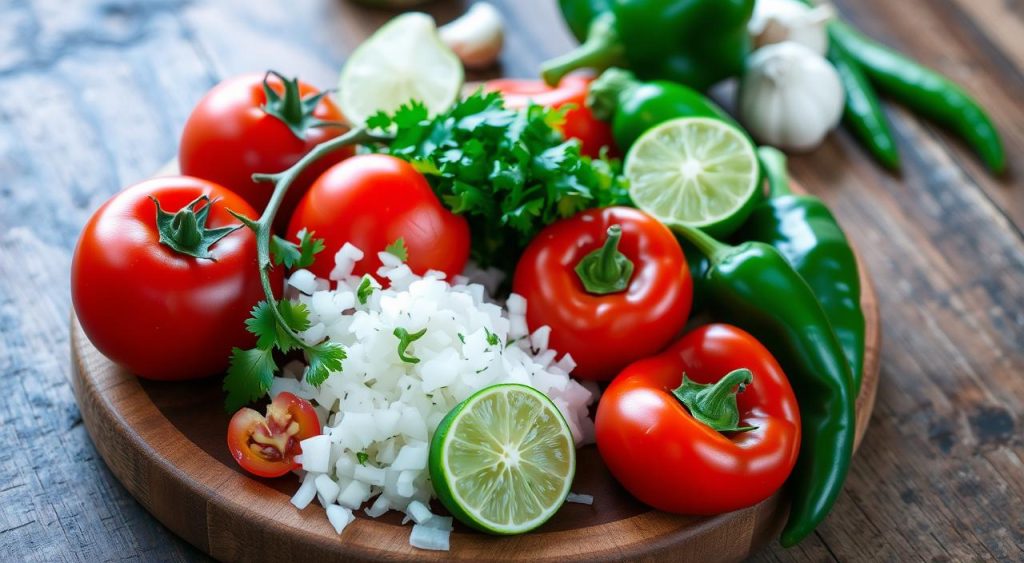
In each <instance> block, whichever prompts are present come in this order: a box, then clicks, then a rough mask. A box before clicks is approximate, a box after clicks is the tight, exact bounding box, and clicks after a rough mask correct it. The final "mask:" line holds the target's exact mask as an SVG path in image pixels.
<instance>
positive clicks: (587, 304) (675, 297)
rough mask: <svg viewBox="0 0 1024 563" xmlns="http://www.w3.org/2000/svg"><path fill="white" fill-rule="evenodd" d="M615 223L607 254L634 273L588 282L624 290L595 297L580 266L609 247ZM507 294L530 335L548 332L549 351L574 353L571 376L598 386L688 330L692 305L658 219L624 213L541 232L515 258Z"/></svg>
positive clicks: (682, 268)
mask: <svg viewBox="0 0 1024 563" xmlns="http://www.w3.org/2000/svg"><path fill="white" fill-rule="evenodd" d="M615 225H617V226H618V227H619V229H620V235H617V236H621V239H619V240H618V241H612V242H611V247H612V248H611V250H615V249H616V248H617V251H618V252H619V253H621V255H623V256H625V258H626V259H628V261H629V262H631V263H632V268H633V269H632V271H628V272H626V271H617V272H614V274H615V275H609V276H604V275H603V274H602V273H597V274H595V275H592V276H587V277H589V278H591V279H592V278H594V277H612V278H615V281H619V282H622V284H623V285H622V286H620V287H619V288H618V289H610V290H606V291H605V293H595V292H593V291H591V290H590V289H589V288H588V287H585V286H584V281H583V278H584V275H583V274H581V273H579V271H578V270H577V268H578V266H579V265H580V263H581V262H582V261H584V260H593V259H592V258H590V257H589V255H591V254H594V253H595V252H597V251H601V252H603V251H604V249H605V248H606V247H608V246H609V244H608V242H609V228H610V227H613V226H615ZM598 262H601V261H600V260H598ZM588 281H589V280H588ZM512 290H513V291H514V292H516V293H518V294H519V295H522V296H523V297H525V298H526V302H527V308H526V321H527V324H528V325H529V327H530V329H531V330H535V329H537V328H540V327H542V326H545V325H547V326H550V327H551V337H550V343H551V348H552V349H554V350H558V351H559V352H561V353H566V352H568V353H570V354H572V357H573V359H574V360H575V361H576V369H575V370H574V371H573V375H574V376H576V377H578V378H581V379H594V380H600V381H607V380H609V379H611V378H612V377H614V376H615V374H617V373H618V372H619V370H621V369H622V368H623V367H625V366H626V365H627V364H629V363H630V362H632V361H634V360H638V359H640V358H643V357H646V356H649V355H651V354H654V353H656V352H658V351H659V350H661V349H662V348H664V347H665V345H666V344H668V343H669V341H671V340H672V338H674V337H675V336H676V335H678V334H679V331H681V330H682V329H683V326H684V325H685V324H686V318H687V316H688V315H689V314H690V305H691V302H692V299H693V281H692V279H691V278H690V270H689V267H688V266H687V263H686V258H685V257H684V256H683V251H682V250H681V249H680V248H679V243H677V242H676V239H675V236H673V235H672V232H671V231H669V230H668V227H666V226H664V225H662V224H661V223H660V222H659V221H658V220H657V219H655V218H653V217H651V216H650V215H647V214H646V213H644V212H642V211H639V210H637V209H632V208H627V207H607V208H604V209H592V210H589V211H584V212H582V213H580V214H578V215H576V216H575V217H572V218H570V219H565V220H562V221H558V222H557V223H553V224H551V225H549V226H548V227H546V228H545V229H544V230H543V231H541V232H540V233H539V234H538V235H537V236H536V237H535V238H534V239H533V241H532V242H531V243H530V245H529V246H527V247H526V250H525V251H524V252H523V255H522V257H521V258H520V259H519V264H518V265H517V266H516V272H515V278H514V279H513V282H512Z"/></svg>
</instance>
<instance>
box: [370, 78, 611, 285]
mask: <svg viewBox="0 0 1024 563" xmlns="http://www.w3.org/2000/svg"><path fill="white" fill-rule="evenodd" d="M563 120H564V111H561V110H553V109H549V108H545V107H541V106H536V105H531V106H530V107H528V108H525V109H522V110H512V109H508V108H506V107H505V104H504V101H503V99H502V97H501V95H500V94H499V93H496V92H492V93H483V92H481V91H477V92H476V93H474V94H472V95H471V96H469V97H468V98H466V99H465V100H462V101H460V102H458V103H456V104H455V105H454V106H452V108H451V109H449V110H448V111H446V112H444V113H442V114H440V115H437V116H435V117H430V116H429V114H428V112H427V109H426V108H425V107H424V106H423V105H422V104H420V103H417V102H412V103H410V104H407V105H404V106H402V107H401V108H399V109H398V110H396V111H395V112H394V113H393V114H390V115H389V114H386V113H383V112H381V113H378V114H376V115H374V116H373V117H371V118H370V119H369V120H368V121H367V128H368V129H370V130H371V131H373V130H379V131H383V132H387V133H390V134H393V135H394V139H393V140H392V141H390V142H388V143H387V144H386V145H382V148H380V149H379V150H380V151H381V152H384V153H387V154H391V155H393V156H396V157H399V158H402V159H405V160H407V161H409V162H411V163H412V164H413V165H414V166H415V167H416V168H417V169H418V170H419V171H420V172H421V173H422V174H424V175H425V176H426V177H427V179H428V180H429V181H430V183H431V186H432V187H433V188H434V191H435V193H436V194H437V195H438V197H439V198H440V199H441V201H442V202H444V204H445V205H446V206H447V207H448V208H449V209H451V210H452V212H454V213H457V214H461V215H464V216H465V217H466V219H467V220H468V221H469V226H470V231H471V233H472V237H471V241H472V242H471V244H472V257H473V259H474V260H475V261H476V262H477V264H479V265H481V266H484V267H487V266H497V267H499V268H501V269H502V270H504V271H506V272H511V271H512V270H513V269H514V268H515V263H516V260H518V258H519V255H520V254H521V253H522V250H523V248H525V247H526V245H527V244H528V243H529V242H530V240H532V239H533V237H534V236H536V234H537V233H538V231H540V230H541V229H542V228H543V227H544V226H546V225H548V224H550V223H553V222H554V221H556V220H558V219H562V218H566V217H571V216H573V215H575V214H576V213H578V212H579V211H582V210H584V209H589V208H592V207H603V206H607V205H615V204H618V203H624V202H625V201H626V198H627V196H626V188H625V185H624V184H623V181H622V179H621V176H620V174H619V169H618V163H617V162H612V161H609V160H607V159H605V158H601V159H597V160H592V159H590V158H588V157H586V156H583V155H581V154H580V146H579V142H578V141H576V140H575V139H573V140H569V141H566V140H564V139H563V137H562V134H561V133H560V132H559V131H558V129H556V127H557V126H558V124H560V123H561V122H562V121H563Z"/></svg>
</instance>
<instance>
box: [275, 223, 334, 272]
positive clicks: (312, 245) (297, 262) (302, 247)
mask: <svg viewBox="0 0 1024 563" xmlns="http://www.w3.org/2000/svg"><path fill="white" fill-rule="evenodd" d="M298 238H299V244H295V243H294V242H291V241H289V240H286V239H283V238H281V237H279V236H277V235H273V236H272V237H270V256H271V258H272V259H273V261H274V265H275V266H280V265H281V264H284V267H285V268H288V269H289V270H290V269H292V268H308V267H310V266H311V265H312V264H313V261H314V260H315V259H316V255H317V254H319V253H320V252H323V250H324V240H323V239H319V238H316V239H315V238H313V233H312V232H311V231H307V230H306V229H302V230H301V231H299V232H298Z"/></svg>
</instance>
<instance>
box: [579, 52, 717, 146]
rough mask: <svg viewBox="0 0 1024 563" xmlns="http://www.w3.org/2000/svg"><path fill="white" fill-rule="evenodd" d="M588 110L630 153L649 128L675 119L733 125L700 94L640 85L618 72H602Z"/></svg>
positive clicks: (662, 84) (660, 84)
mask: <svg viewBox="0 0 1024 563" xmlns="http://www.w3.org/2000/svg"><path fill="white" fill-rule="evenodd" d="M587 106H588V107H590V110H591V111H592V112H593V114H594V117H596V118H598V119H601V120H603V121H607V122H609V123H611V126H612V134H613V135H614V136H615V142H616V143H617V144H618V146H619V147H621V148H622V150H627V149H629V147H630V146H632V145H633V141H636V140H637V138H638V137H640V135H642V134H643V133H644V132H645V131H647V130H648V129H650V128H651V127H654V126H655V125H658V124H659V123H663V122H665V121H668V120H670V119H675V118H677V117H715V118H718V119H721V120H723V121H727V122H730V123H734V122H733V120H732V118H731V117H730V116H729V114H727V113H725V111H724V110H723V109H722V108H720V107H718V105H717V104H715V102H712V101H711V100H709V99H708V98H707V97H705V96H704V95H703V94H701V93H700V92H697V91H695V90H691V89H690V88H687V87H686V86H683V85H682V84H676V83H675V82H668V81H666V80H655V81H651V82H641V81H640V80H637V79H636V75H634V74H633V73H632V72H629V71H628V70H623V69H620V68H610V69H608V70H606V71H604V72H603V73H602V74H601V76H599V77H597V80H595V81H594V82H593V83H592V84H591V85H590V92H589V93H588V94H587Z"/></svg>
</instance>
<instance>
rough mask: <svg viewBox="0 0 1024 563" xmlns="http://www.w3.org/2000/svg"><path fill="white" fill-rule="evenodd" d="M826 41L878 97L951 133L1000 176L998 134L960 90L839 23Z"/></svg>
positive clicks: (1003, 156)
mask: <svg viewBox="0 0 1024 563" xmlns="http://www.w3.org/2000/svg"><path fill="white" fill-rule="evenodd" d="M829 38H830V40H831V41H832V44H833V45H839V46H840V48H841V49H842V50H843V52H845V53H846V54H847V55H849V57H850V59H851V60H853V61H855V62H856V64H857V65H858V66H859V67H860V68H861V69H862V70H863V71H864V73H865V74H867V76H868V78H869V79H871V82H872V83H873V84H874V85H875V86H877V87H878V89H879V90H880V91H881V92H882V93H884V94H888V95H889V96H892V97H893V98H894V99H895V100H896V101H898V102H900V103H902V104H904V105H906V106H907V107H908V108H910V109H911V110H914V111H916V112H918V113H920V114H921V115H923V116H925V117H927V118H928V119H931V120H933V121H935V122H936V123H939V124H940V125H943V126H945V127H948V128H950V129H951V130H952V131H953V132H954V133H956V134H957V135H959V136H960V137H961V138H962V139H964V141H966V142H967V144H968V145H969V146H970V147H971V148H972V149H974V151H975V152H976V153H977V154H978V156H979V157H981V160H982V162H984V163H985V165H986V166H987V167H988V168H989V170H991V171H992V172H994V173H996V174H999V173H1002V172H1003V170H1004V169H1005V168H1006V153H1005V151H1004V150H1003V143H1002V140H1001V139H1000V138H999V131H998V130H997V129H996V127H995V125H993V123H992V120H991V119H990V118H989V116H988V115H987V114H986V113H985V110H984V109H982V107H981V106H980V105H979V104H978V102H977V101H975V100H974V99H973V98H971V96H970V95H968V94H967V93H966V92H964V91H963V90H962V89H961V88H960V87H959V86H957V85H956V84H954V83H953V82H951V81H950V80H949V79H947V78H946V77H944V76H942V75H940V74H939V73H937V72H935V71H933V70H931V69H928V68H925V67H923V66H921V65H919V64H917V63H915V62H914V61H912V60H910V59H908V58H906V57H904V56H903V55H900V54H899V53H897V52H895V51H893V50H891V49H889V48H888V47H886V46H884V45H881V44H879V43H876V42H874V41H872V40H871V39H869V38H867V37H865V36H864V35H862V34H861V33H860V32H858V31H857V30H855V29H854V28H852V27H850V26H849V25H847V24H845V23H843V22H840V21H835V22H832V23H831V24H829Z"/></svg>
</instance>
